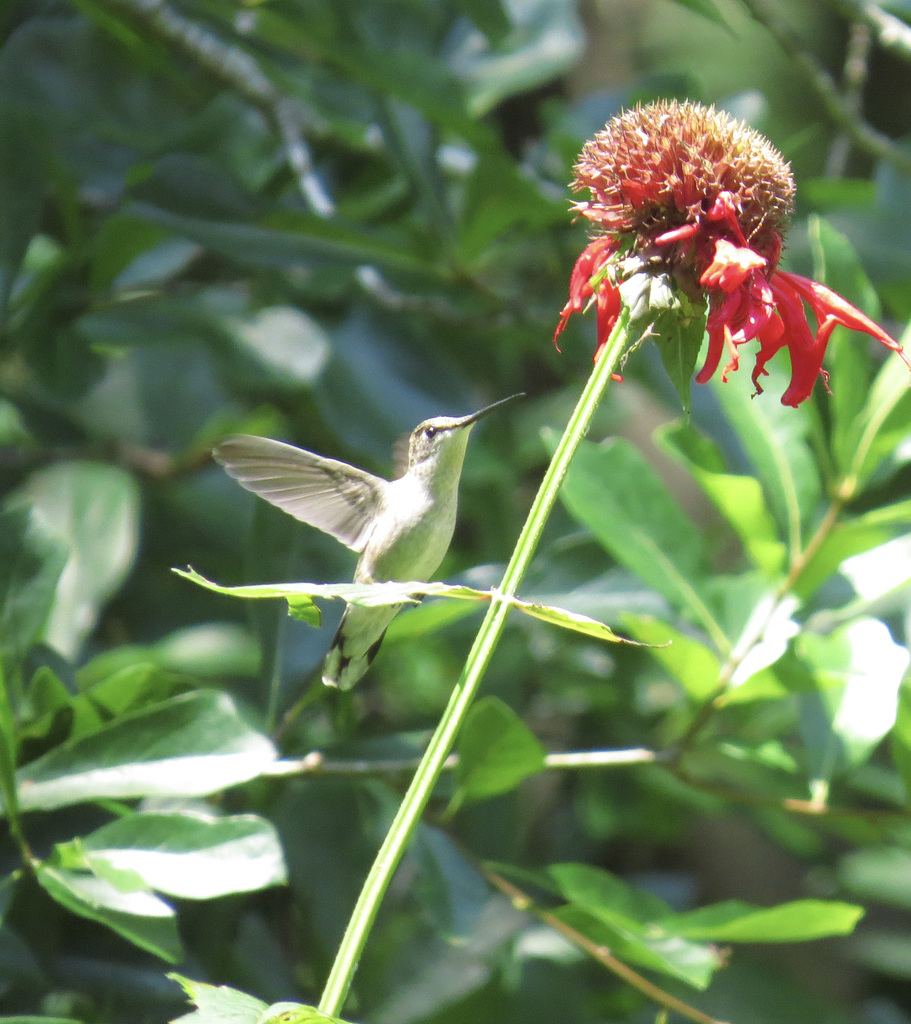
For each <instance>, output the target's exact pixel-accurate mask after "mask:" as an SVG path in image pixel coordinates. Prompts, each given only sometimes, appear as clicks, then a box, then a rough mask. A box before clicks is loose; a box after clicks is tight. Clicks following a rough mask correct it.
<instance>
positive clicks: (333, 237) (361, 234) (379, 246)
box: [126, 203, 442, 279]
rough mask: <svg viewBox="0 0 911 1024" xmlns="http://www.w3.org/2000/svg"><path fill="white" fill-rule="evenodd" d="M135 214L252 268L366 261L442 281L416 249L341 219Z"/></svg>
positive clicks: (145, 209)
mask: <svg viewBox="0 0 911 1024" xmlns="http://www.w3.org/2000/svg"><path fill="white" fill-rule="evenodd" d="M126 212H127V213H128V214H129V215H130V216H133V217H136V218H138V219H141V220H144V221H147V222H149V223H151V224H155V225H158V226H160V227H162V228H165V229H167V230H168V231H171V232H173V233H174V234H177V235H181V236H182V237H184V238H189V239H191V240H192V241H194V242H196V243H197V244H198V245H202V246H205V247H206V248H207V249H211V250H213V251H214V252H217V253H220V254H221V255H223V256H227V257H228V258H229V259H233V260H236V261H237V262H238V263H242V264H245V265H252V266H253V267H276V268H290V267H301V266H302V265H303V266H318V265H321V264H323V263H341V264H343V265H348V266H349V267H351V268H352V269H353V268H355V267H357V266H359V265H361V264H362V263H370V264H376V265H378V266H381V267H387V268H392V269H398V270H407V271H408V272H409V273H412V274H417V275H419V276H420V277H421V278H422V279H426V278H428V277H430V278H433V279H439V278H440V277H441V276H442V275H441V272H440V271H438V270H436V268H435V267H434V264H433V262H432V261H428V260H422V259H420V258H419V257H418V256H416V255H412V250H413V247H412V246H409V245H406V244H403V241H404V240H402V239H393V238H389V237H386V236H384V235H382V234H379V233H378V232H375V231H370V230H368V229H364V228H356V227H349V226H346V225H343V224H341V223H340V222H339V221H337V220H334V219H333V220H326V219H323V218H321V217H317V216H315V215H313V216H311V215H308V214H304V213H296V212H292V211H283V212H280V213H275V214H273V215H271V216H270V217H269V218H267V219H266V220H264V221H263V222H262V223H260V224H250V223H244V222H240V221H224V220H209V219H206V218H203V217H191V216H186V215H183V214H180V213H172V212H171V211H169V210H164V209H161V208H160V207H157V206H152V205H151V204H149V203H134V204H133V205H132V206H130V207H129V208H128V210H127V211H126Z"/></svg>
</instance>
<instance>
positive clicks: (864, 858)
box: [838, 846, 911, 910]
mask: <svg viewBox="0 0 911 1024" xmlns="http://www.w3.org/2000/svg"><path fill="white" fill-rule="evenodd" d="M838 878H839V881H840V882H841V883H842V884H843V885H844V886H845V887H846V888H847V889H848V890H849V891H850V892H852V893H855V894H856V895H858V896H860V897H861V898H862V899H865V900H876V901H877V902H878V903H885V904H887V905H888V906H892V907H900V908H901V909H902V910H911V851H909V850H904V849H900V848H899V847H896V846H874V847H871V848H868V849H863V850H855V851H854V852H853V853H849V854H848V855H847V856H846V857H843V858H842V860H841V862H840V864H839V866H838Z"/></svg>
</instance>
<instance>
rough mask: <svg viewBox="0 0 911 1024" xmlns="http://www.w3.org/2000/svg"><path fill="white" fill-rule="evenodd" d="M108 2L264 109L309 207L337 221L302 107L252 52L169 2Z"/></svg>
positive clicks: (161, 0) (117, 0)
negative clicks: (304, 125) (316, 167)
mask: <svg viewBox="0 0 911 1024" xmlns="http://www.w3.org/2000/svg"><path fill="white" fill-rule="evenodd" d="M106 2H107V3H108V5H109V6H110V7H113V8H119V9H120V10H121V11H125V12H127V13H128V14H129V15H130V16H131V17H132V18H133V19H135V20H136V21H137V22H139V23H140V24H141V25H142V26H143V27H144V28H146V29H147V30H148V31H149V32H150V33H151V34H152V35H154V36H155V37H156V38H157V39H160V40H161V41H162V42H164V43H166V44H167V45H169V46H171V47H173V48H174V49H176V50H179V51H180V52H181V53H183V54H184V55H185V56H186V57H189V58H190V60H192V61H193V62H194V63H195V64H196V65H197V66H198V67H200V68H202V69H203V70H204V71H205V72H207V73H208V74H209V75H211V76H213V77H214V78H216V79H217V80H218V81H220V82H221V83H222V84H223V85H226V86H228V88H230V89H232V90H233V91H234V92H236V93H237V94H238V95H239V96H242V97H243V98H244V99H245V100H246V101H247V102H248V103H250V104H251V105H252V106H254V107H256V108H257V109H258V110H260V111H261V112H262V113H263V115H264V116H265V117H266V119H267V120H268V121H269V122H270V123H271V124H272V126H273V128H274V129H275V130H276V131H277V132H278V134H279V135H280V136H281V139H282V143H283V144H284V147H285V153H286V157H287V160H288V164H289V165H290V167H291V169H292V171H293V172H294V175H295V177H296V179H297V183H298V187H299V189H300V191H301V194H302V195H303V197H304V200H305V201H306V203H307V204H308V205H309V206H310V208H311V209H312V210H313V212H314V213H316V214H319V216H321V217H331V216H332V214H333V213H334V212H335V204H334V203H333V201H332V198H331V197H330V196H329V194H328V192H327V191H326V190H325V188H324V187H323V184H322V182H321V181H320V180H319V178H318V177H317V175H316V172H315V170H314V169H313V162H312V160H311V157H310V147H309V146H308V145H307V142H306V140H305V139H304V135H303V130H302V123H303V121H304V116H303V105H302V104H301V103H300V102H298V101H297V100H295V99H292V98H291V97H289V96H284V95H283V94H282V93H281V92H279V90H278V89H277V88H276V87H275V86H274V85H273V83H272V82H271V80H270V79H269V78H268V77H267V76H266V75H265V74H264V73H263V71H262V69H261V68H260V66H259V65H258V64H257V63H256V61H255V60H254V59H253V58H252V57H251V56H250V54H249V53H247V52H246V51H245V50H243V49H241V48H240V47H239V46H231V45H229V44H228V43H226V42H224V40H222V39H221V38H219V36H217V35H216V34H215V33H214V32H211V31H209V29H207V28H205V27H203V26H202V25H200V24H199V23H198V22H195V21H191V20H190V19H189V18H185V17H184V16H183V15H182V14H179V13H178V12H177V11H175V10H174V8H173V7H170V6H169V5H168V4H167V3H166V2H165V0H106Z"/></svg>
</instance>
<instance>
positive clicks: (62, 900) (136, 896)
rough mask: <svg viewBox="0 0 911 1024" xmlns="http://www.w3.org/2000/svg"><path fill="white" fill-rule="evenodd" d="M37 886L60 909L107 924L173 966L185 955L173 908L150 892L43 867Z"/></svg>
mask: <svg viewBox="0 0 911 1024" xmlns="http://www.w3.org/2000/svg"><path fill="white" fill-rule="evenodd" d="M37 878H38V883H39V885H41V887H42V888H43V889H44V890H45V891H46V892H47V893H48V894H49V895H50V896H51V897H53V899H55V900H56V901H57V902H58V903H59V904H61V906H64V907H66V909H67V910H69V911H71V912H72V913H74V914H78V915H79V916H80V917H86V918H88V919H89V920H91V921H97V922H98V923H99V924H103V925H106V926H107V927H108V928H111V929H112V930H113V931H115V932H117V933H118V934H119V935H122V936H123V937H124V938H126V939H129V941H130V942H132V943H134V944H135V945H137V946H139V947H140V948H141V949H145V950H148V951H149V952H150V953H154V954H155V955H156V956H159V957H161V958H162V959H163V960H167V961H169V962H170V963H177V962H178V961H179V960H180V959H181V958H182V956H183V952H182V949H181V945H180V938H179V936H178V934H177V921H176V915H175V913H174V910H173V908H172V907H170V906H168V904H167V903H165V901H164V900H162V899H159V898H158V897H157V896H155V895H154V894H153V893H150V892H142V891H139V892H121V891H120V890H119V889H117V888H116V887H115V886H114V885H112V884H111V883H110V882H109V881H106V880H105V879H103V878H98V877H97V876H95V875H89V874H82V873H80V872H75V871H68V870H63V869H57V868H53V867H49V866H48V865H46V864H45V865H41V866H40V867H39V868H38V871H37Z"/></svg>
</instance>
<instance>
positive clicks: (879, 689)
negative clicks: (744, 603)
mask: <svg viewBox="0 0 911 1024" xmlns="http://www.w3.org/2000/svg"><path fill="white" fill-rule="evenodd" d="M796 648H797V651H798V653H799V655H800V657H801V659H802V660H803V661H804V663H805V664H807V665H808V666H809V667H810V669H811V671H812V672H813V675H814V677H815V680H816V684H817V688H816V689H815V690H814V691H813V692H812V693H803V694H800V695H799V697H798V700H799V704H800V721H801V732H802V734H803V737H804V741H805V742H806V744H807V748H808V753H809V758H810V765H811V770H812V772H813V778H814V781H819V782H821V783H828V781H829V780H830V779H831V778H832V777H833V775H835V774H836V773H838V772H840V771H844V770H846V769H848V768H854V767H857V765H859V764H862V763H863V762H864V761H866V760H867V758H869V756H870V754H871V753H872V752H873V750H874V748H875V747H876V746H877V744H878V743H879V742H880V740H882V738H883V737H884V736H885V735H886V734H887V733H888V732H889V730H890V729H891V728H892V726H893V725H894V724H895V720H896V715H897V712H898V699H899V697H898V692H899V686H900V685H901V681H902V677H903V676H904V674H905V671H906V670H907V668H908V663H909V661H911V655H909V654H908V651H907V650H906V649H905V648H904V647H901V646H899V645H898V644H896V643H895V642H894V641H893V640H892V637H891V635H890V633H889V630H888V629H887V628H886V627H885V625H883V623H882V622H878V621H877V620H875V619H858V620H856V621H854V622H851V623H849V624H848V625H846V626H843V627H842V628H841V629H838V630H836V631H835V632H833V633H831V634H829V635H828V636H825V637H823V636H818V635H815V634H812V633H806V632H805V633H803V634H801V636H800V638H799V639H798V641H797V642H796Z"/></svg>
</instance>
